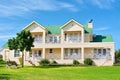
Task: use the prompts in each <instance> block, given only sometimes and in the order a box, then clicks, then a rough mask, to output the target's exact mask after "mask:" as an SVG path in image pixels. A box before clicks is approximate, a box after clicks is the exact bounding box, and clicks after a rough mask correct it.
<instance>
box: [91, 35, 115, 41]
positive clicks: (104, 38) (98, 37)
mask: <svg viewBox="0 0 120 80" xmlns="http://www.w3.org/2000/svg"><path fill="white" fill-rule="evenodd" d="M92 42H113V38H112V35H95V36H94V37H93V41H92Z"/></svg>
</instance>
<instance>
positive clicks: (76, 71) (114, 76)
mask: <svg viewBox="0 0 120 80" xmlns="http://www.w3.org/2000/svg"><path fill="white" fill-rule="evenodd" d="M0 80H120V67H119V66H112V67H96V66H92V67H78V66H77V67H74V66H71V67H46V68H43V67H24V68H18V69H13V68H12V69H8V68H6V67H5V66H4V67H0Z"/></svg>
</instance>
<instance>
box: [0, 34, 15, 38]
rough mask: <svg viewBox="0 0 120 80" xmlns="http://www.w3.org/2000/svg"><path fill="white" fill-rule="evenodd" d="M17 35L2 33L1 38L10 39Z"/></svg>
mask: <svg viewBox="0 0 120 80" xmlns="http://www.w3.org/2000/svg"><path fill="white" fill-rule="evenodd" d="M15 36H16V35H4V36H2V35H0V39H9V38H12V37H15Z"/></svg>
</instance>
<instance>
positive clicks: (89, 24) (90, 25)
mask: <svg viewBox="0 0 120 80" xmlns="http://www.w3.org/2000/svg"><path fill="white" fill-rule="evenodd" d="M92 22H93V19H91V20H90V21H89V22H88V28H92V27H93V23H92Z"/></svg>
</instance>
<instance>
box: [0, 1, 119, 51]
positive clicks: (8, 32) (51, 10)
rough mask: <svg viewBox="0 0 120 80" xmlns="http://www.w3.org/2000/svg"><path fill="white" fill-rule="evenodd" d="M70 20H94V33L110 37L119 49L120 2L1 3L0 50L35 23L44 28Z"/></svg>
mask: <svg viewBox="0 0 120 80" xmlns="http://www.w3.org/2000/svg"><path fill="white" fill-rule="evenodd" d="M70 19H75V20H76V21H78V22H79V23H80V24H87V23H88V22H89V21H90V20H91V19H93V34H111V35H112V36H113V40H114V42H115V49H116V50H117V49H119V48H120V30H119V29H120V0H0V47H1V46H2V45H4V44H5V43H6V42H7V40H8V39H9V38H12V37H15V36H16V33H18V32H20V31H21V30H22V29H23V28H24V27H25V26H26V25H28V24H29V23H31V22H32V21H36V22H38V23H39V24H41V25H42V26H45V25H63V24H65V23H66V22H67V21H69V20H70Z"/></svg>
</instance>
